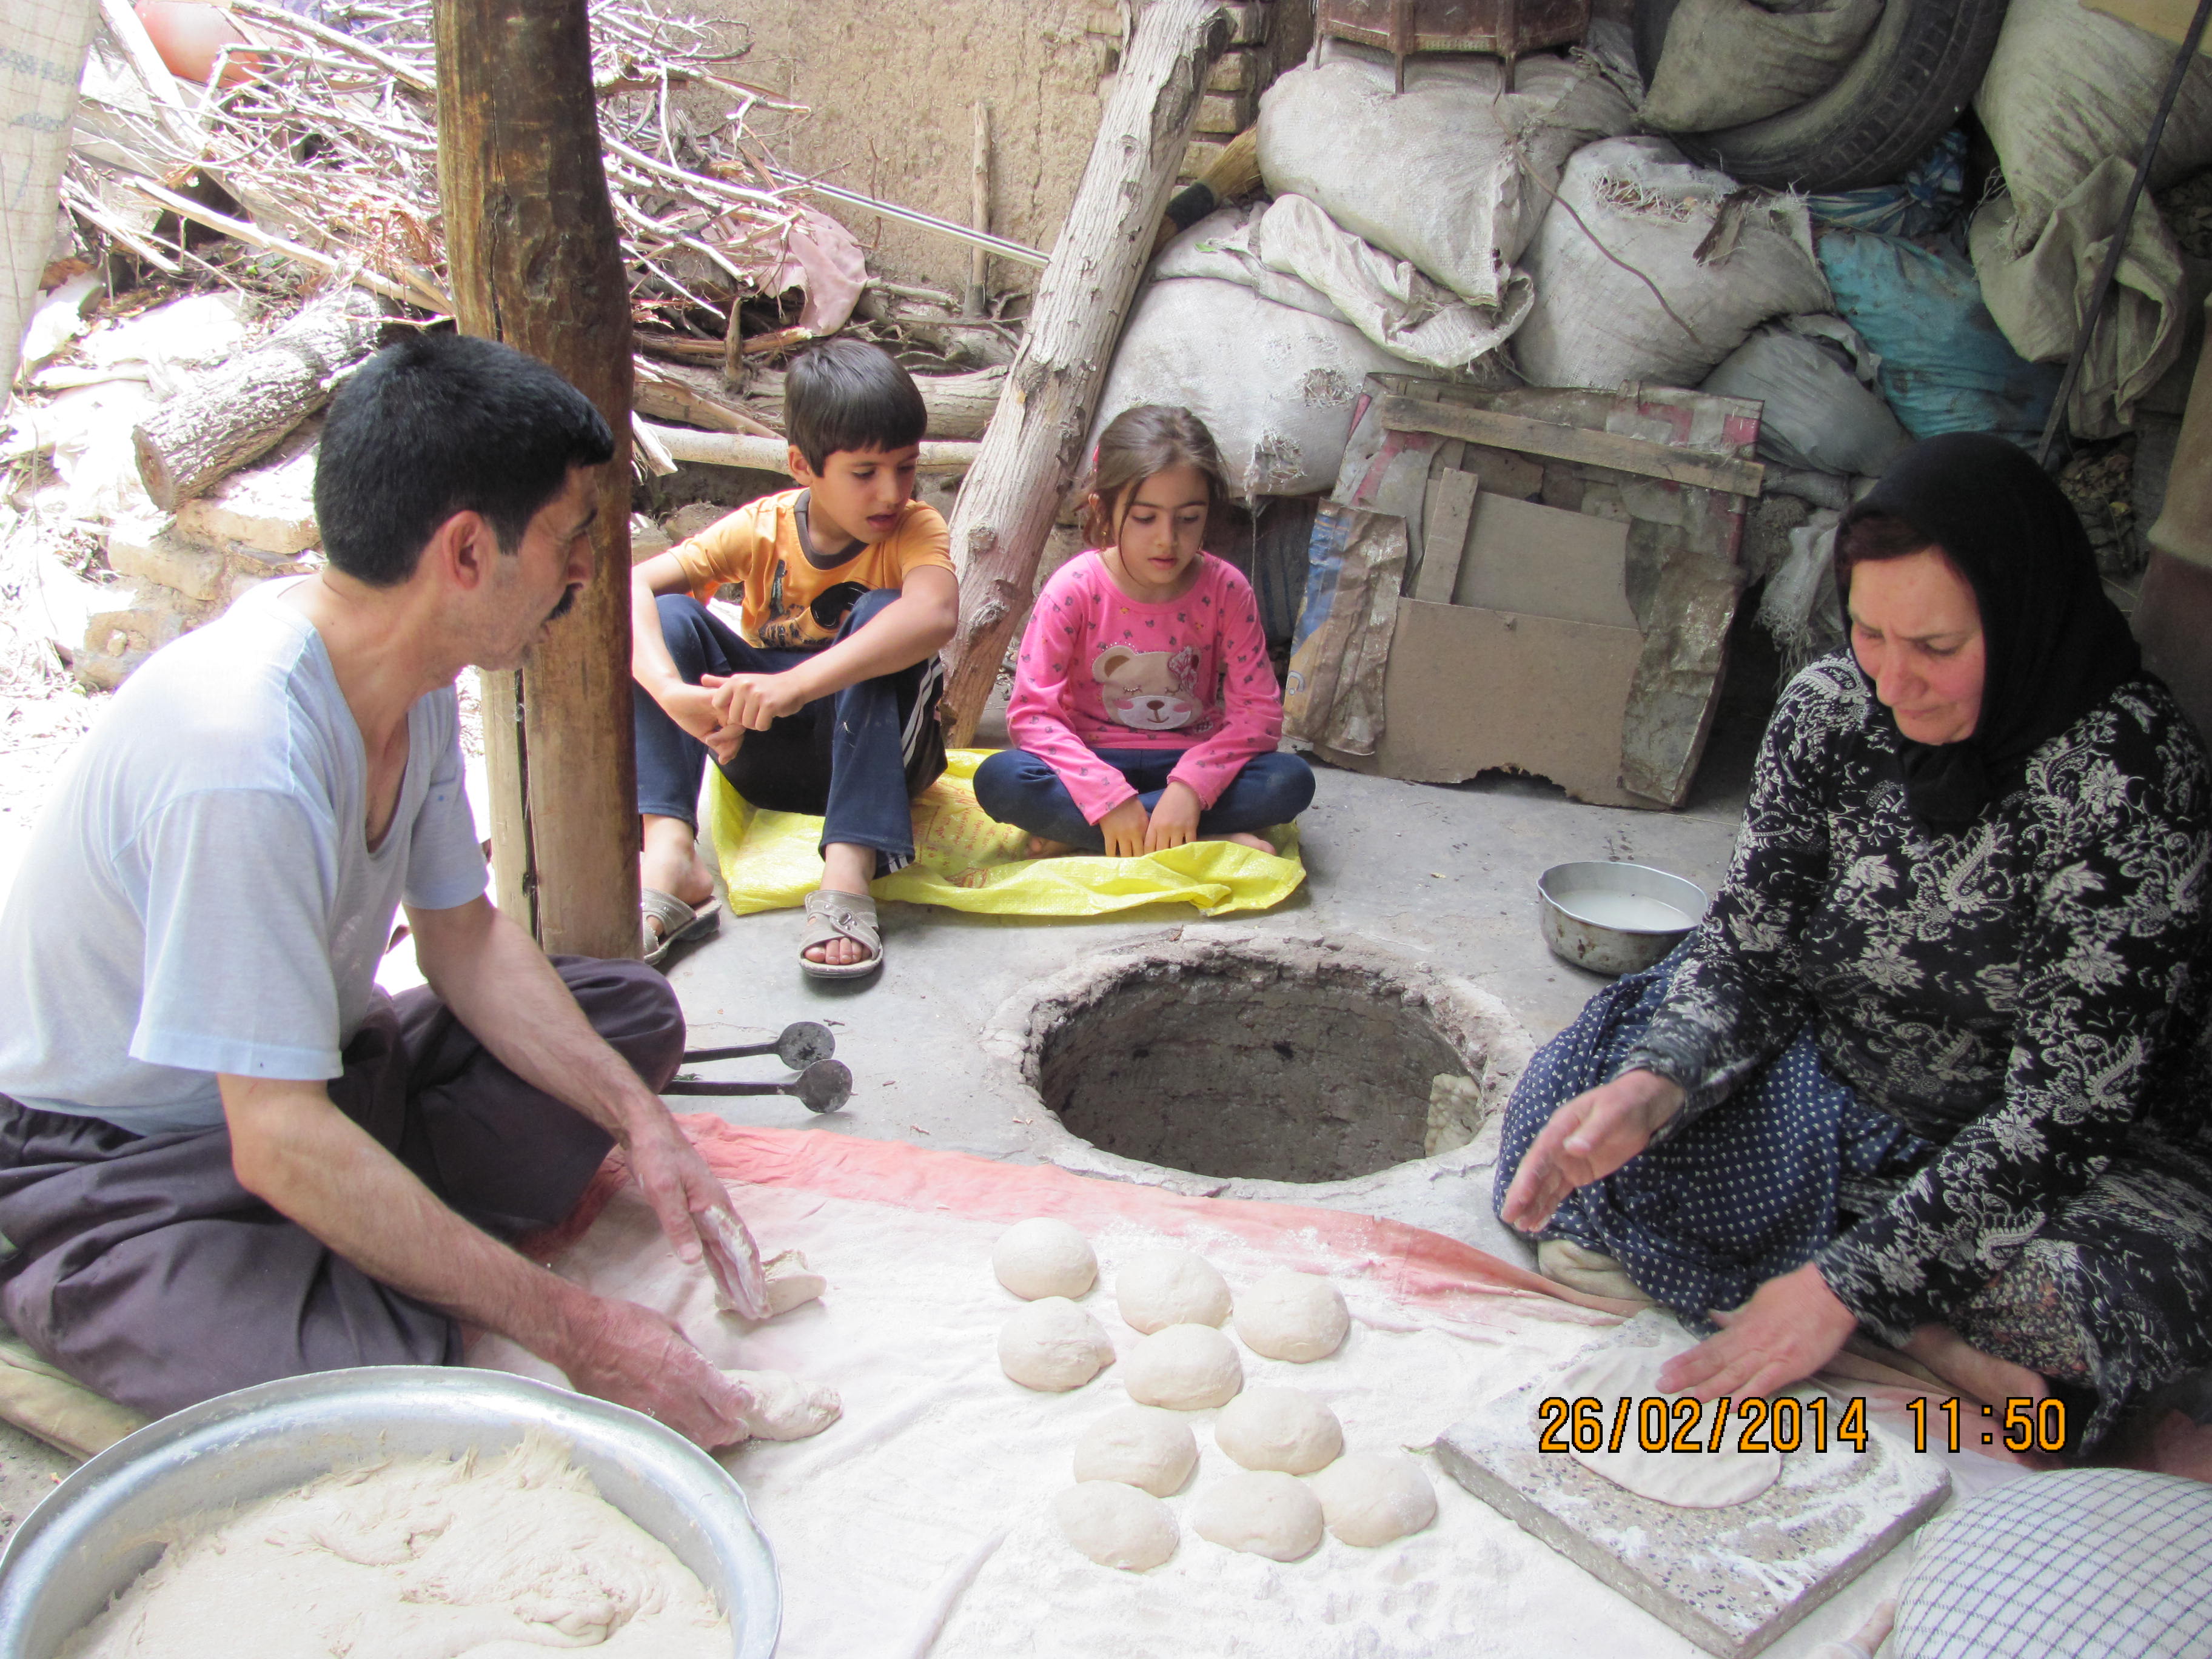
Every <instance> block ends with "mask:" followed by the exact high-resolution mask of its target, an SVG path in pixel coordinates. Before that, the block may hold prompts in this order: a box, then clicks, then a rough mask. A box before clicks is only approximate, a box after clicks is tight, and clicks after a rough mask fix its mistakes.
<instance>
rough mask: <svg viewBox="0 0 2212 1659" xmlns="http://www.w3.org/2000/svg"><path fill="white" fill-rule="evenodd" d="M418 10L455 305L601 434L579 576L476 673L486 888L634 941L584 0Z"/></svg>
mask: <svg viewBox="0 0 2212 1659" xmlns="http://www.w3.org/2000/svg"><path fill="white" fill-rule="evenodd" d="M432 21H433V26H434V28H435V38H436V41H437V49H438V184H439V190H440V193H441V196H442V197H443V199H444V202H445V204H446V243H447V260H448V263H449V265H450V269H451V271H452V284H453V306H454V313H455V315H456V316H457V318H458V319H459V323H460V325H461V327H462V328H463V329H464V330H465V331H467V332H469V333H471V334H477V335H483V336H485V337H489V338H492V339H497V340H502V341H505V342H506V343H507V344H509V345H511V346H513V347H515V348H516V349H518V350H521V351H526V352H528V353H529V354H530V355H531V356H534V357H538V358H542V359H543V360H544V361H545V362H549V363H550V364H551V365H552V366H553V367H554V368H556V369H558V370H560V371H561V373H562V374H565V375H566V376H568V379H569V380H571V381H572V382H574V384H575V385H576V386H578V387H580V389H581V390H582V391H583V392H584V393H585V395H586V396H587V397H588V398H591V399H592V402H593V403H594V404H597V405H598V406H599V412H600V413H601V414H603V415H604V416H606V419H607V424H608V425H609V426H610V427H611V428H613V430H614V435H615V455H614V460H613V462H612V463H611V465H607V466H605V467H603V468H601V469H600V474H599V517H598V519H597V520H596V521H595V522H594V525H593V528H592V544H593V551H594V552H595V554H596V555H597V558H598V568H597V572H596V574H594V576H593V578H592V582H591V585H590V586H587V587H586V589H585V590H584V592H583V594H582V596H581V597H580V599H578V601H577V604H576V608H575V610H574V611H573V612H572V613H571V614H570V615H569V616H568V617H567V618H566V619H565V620H563V621H562V622H561V623H556V625H555V626H554V628H553V629H552V631H551V633H550V635H549V637H548V640H547V642H546V643H545V645H544V646H543V647H540V648H539V649H538V650H537V651H535V652H533V653H532V655H531V657H530V659H529V660H528V661H527V662H526V664H525V665H524V666H523V668H522V670H521V671H520V673H519V674H513V675H507V674H487V675H486V676H485V677H484V679H485V682H486V684H485V696H484V705H485V708H484V714H485V720H484V727H485V750H486V759H487V760H488V761H489V763H490V768H491V790H492V797H493V799H492V860H493V864H494V866H495V869H496V871H497V874H498V878H499V902H500V905H501V908H503V909H505V910H507V913H508V914H509V915H513V916H515V917H517V918H518V919H520V920H521V921H524V922H526V924H528V925H529V926H530V927H531V928H532V931H533V932H534V933H536V934H537V936H538V942H539V943H540V944H541V945H544V947H545V948H546V949H547V950H548V951H565V952H573V953H575V954H578V955H584V956H598V957H635V956H636V955H637V954H638V951H639V927H638V896H637V855H638V817H637V773H636V764H635V755H634V753H633V750H632V748H631V739H630V679H629V580H628V577H629V483H630V426H629V422H630V408H629V405H630V316H629V280H628V277H627V276H626V274H625V273H624V271H623V263H622V250H621V244H620V242H619V241H618V240H617V235H616V231H615V218H614V209H613V206H612V204H611V203H610V202H609V200H608V197H607V183H606V173H605V168H604V166H603V164H602V162H601V160H600V151H599V110H598V105H597V100H595V99H594V97H593V96H592V54H591V34H590V26H589V23H588V21H587V20H586V10H585V0H434V6H433V11H432Z"/></svg>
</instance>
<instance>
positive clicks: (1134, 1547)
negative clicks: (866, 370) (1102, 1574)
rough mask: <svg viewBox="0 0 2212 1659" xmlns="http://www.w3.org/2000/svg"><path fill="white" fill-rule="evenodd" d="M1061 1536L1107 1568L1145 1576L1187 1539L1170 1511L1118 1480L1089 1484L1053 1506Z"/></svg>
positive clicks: (1074, 1488) (1074, 1489) (1071, 1489)
mask: <svg viewBox="0 0 2212 1659" xmlns="http://www.w3.org/2000/svg"><path fill="white" fill-rule="evenodd" d="M1052 1518H1053V1519H1054V1521H1056V1522H1059V1523H1060V1535H1061V1536H1062V1537H1064V1538H1066V1540H1067V1541H1068V1542H1069V1543H1071V1544H1073V1545H1074V1546H1075V1547H1076V1548H1078V1549H1079V1550H1081V1551H1082V1552H1083V1553H1085V1555H1087V1556H1089V1557H1090V1558H1091V1559H1092V1560H1094V1561H1096V1562H1097V1564H1098V1565H1100V1566H1102V1567H1119V1568H1121V1570H1122V1571H1125V1572H1142V1571H1144V1570H1145V1569H1146V1568H1147V1567H1157V1566H1158V1565H1160V1563H1161V1562H1163V1561H1164V1560H1166V1559H1168V1557H1170V1555H1173V1554H1174V1553H1176V1544H1177V1543H1178V1542H1180V1541H1181V1540H1182V1528H1179V1527H1177V1526H1176V1518H1175V1516H1174V1514H1173V1513H1172V1512H1171V1511H1170V1510H1169V1508H1168V1506H1167V1505H1166V1504H1163V1503H1161V1502H1160V1500H1159V1499H1158V1498H1155V1497H1153V1496H1152V1494H1151V1493H1150V1492H1139V1491H1138V1490H1137V1489H1136V1488H1135V1487H1134V1486H1123V1485H1122V1484H1121V1482H1120V1481H1118V1480H1086V1481H1085V1482H1084V1483H1083V1484H1082V1485H1081V1486H1070V1487H1069V1488H1068V1489H1067V1490H1066V1492H1061V1493H1060V1495H1059V1496H1058V1497H1057V1498H1054V1499H1053V1500H1052Z"/></svg>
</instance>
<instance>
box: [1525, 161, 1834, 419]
mask: <svg viewBox="0 0 2212 1659" xmlns="http://www.w3.org/2000/svg"><path fill="white" fill-rule="evenodd" d="M1736 190H1737V186H1736V183H1735V180H1734V179H1730V178H1729V177H1728V175H1727V174H1725V173H1712V172H1709V171H1707V170H1706V169H1705V168H1703V167H1693V166H1692V165H1691V164H1690V163H1689V162H1688V161H1685V160H1683V159H1682V154H1681V152H1680V150H1678V149H1675V148H1674V146H1673V145H1672V144H1670V143H1668V142H1667V141H1666V140H1665V139H1663V138H1609V139H1606V140H1604V141H1602V142H1601V143H1595V144H1592V145H1590V146H1589V148H1588V149H1584V150H1582V151H1581V152H1579V153H1578V154H1577V155H1576V156H1575V158H1574V160H1572V161H1570V162H1569V163H1568V164H1567V170H1566V173H1565V177H1564V178H1563V179H1561V180H1560V184H1559V202H1560V204H1561V208H1571V209H1572V210H1573V211H1572V212H1566V211H1562V210H1559V209H1554V210H1553V212H1552V213H1551V214H1549V215H1548V216H1547V217H1546V218H1545V220H1544V225H1543V228H1542V230H1541V232H1539V233H1538V234H1537V238H1536V242H1535V246H1534V247H1532V248H1531V249H1530V250H1529V252H1528V259H1527V262H1526V263H1527V268H1528V274H1529V275H1530V276H1533V277H1534V279H1535V283H1536V303H1535V306H1534V308H1533V309H1532V310H1531V311H1530V312H1529V313H1528V321H1527V322H1526V323H1524V324H1522V326H1521V331H1520V332H1519V333H1518V334H1516V335H1515V336H1514V337H1513V343H1512V353H1513V358H1514V361H1515V362H1516V365H1517V366H1518V367H1519V368H1520V370H1521V373H1522V375H1523V376H1524V377H1525V378H1526V379H1527V380H1528V381H1529V383H1530V384H1531V385H1534V386H1589V387H1593V388H1595V389H1598V390H1602V391H1612V390H1615V389H1618V388H1620V387H1623V386H1632V385H1635V384H1637V383H1638V382H1648V383H1652V384H1656V385H1660V386H1696V385H1698V384H1699V382H1700V381H1702V380H1704V379H1705V375H1706V374H1707V373H1709V372H1710V371H1711V369H1712V368H1713V367H1714V365H1715V364H1717V363H1718V362H1720V361H1721V360H1722V359H1723V357H1726V356H1728V355H1729V353H1730V352H1732V351H1734V350H1735V349H1736V348H1737V347H1738V346H1740V345H1741V344H1742V343H1743V342H1744V338H1745V337H1746V336H1747V335H1748V334H1749V333H1750V332H1751V331H1752V330H1753V329H1754V328H1756V327H1757V326H1758V325H1759V324H1760V323H1763V322H1765V320H1766V319H1768V318H1769V317H1775V316H1781V315H1784V314H1787V313H1793V312H1801V311H1830V310H1832V309H1833V308H1834V305H1833V301H1832V300H1831V298H1830V296H1829V294H1828V283H1827V279H1826V277H1824V276H1821V274H1820V264H1819V262H1818V261H1816V260H1815V259H1814V257H1813V234H1812V224H1811V221H1810V220H1809V219H1808V216H1807V215H1806V211H1805V204H1804V203H1803V202H1802V200H1800V199H1799V198H1797V197H1786V196H1785V197H1766V196H1760V197H1756V198H1755V199H1749V200H1745V201H1741V202H1738V203H1736V204H1733V205H1730V206H1729V208H1728V209H1727V211H1728V213H1729V215H1730V216H1732V217H1733V218H1734V219H1735V223H1734V227H1733V233H1732V234H1729V233H1727V232H1724V233H1723V235H1722V236H1721V237H1718V238H1715V239H1714V240H1715V242H1716V244H1717V246H1714V247H1712V248H1711V249H1709V250H1708V252H1707V255H1706V261H1705V263H1704V264H1700V263H1699V260H1698V257H1697V256H1698V250H1699V247H1700V246H1703V245H1705V243H1706V241H1707V239H1708V238H1709V237H1711V236H1712V234H1713V232H1714V229H1715V228H1716V225H1717V223H1718V222H1719V220H1720V217H1721V215H1722V213H1723V203H1724V202H1727V200H1728V198H1729V197H1731V196H1733V195H1735V193H1736ZM1577 221H1579V222H1577ZM1593 237H1595V239H1596V240H1595V241H1593V240H1592V238H1593ZM1600 244H1602V246H1603V248H1604V250H1605V251H1604V252H1601V251H1600V246H1599V245H1600ZM1722 245H1724V246H1722ZM1608 253H1609V254H1610V255H1611V256H1612V257H1611V258H1608V257H1607V254H1608ZM1624 267H1626V268H1624ZM1639 272H1640V273H1642V276H1638V273H1639ZM1643 277H1649V278H1650V286H1646V284H1645V283H1644V280H1643ZM1655 287H1656V289H1658V292H1659V295H1664V296H1665V299H1666V301H1667V303H1666V304H1665V305H1662V304H1661V303H1660V301H1659V298H1658V296H1657V295H1654V294H1653V292H1652V289H1653V288H1655ZM1670 307H1671V311H1672V314H1671V315H1670V314H1669V309H1670ZM1678 319H1679V320H1678ZM1685 325H1687V330H1688V331H1685Z"/></svg>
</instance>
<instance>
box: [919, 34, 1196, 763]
mask: <svg viewBox="0 0 2212 1659" xmlns="http://www.w3.org/2000/svg"><path fill="white" fill-rule="evenodd" d="M1229 34H1230V27H1229V16H1228V14H1227V13H1226V12H1225V11H1224V10H1223V9H1221V6H1220V4H1219V0H1152V4H1151V5H1149V6H1147V7H1146V8H1145V10H1144V14H1143V15H1142V16H1141V17H1140V18H1139V20H1138V22H1137V28H1136V33H1135V36H1134V38H1133V40H1131V41H1130V43H1129V50H1128V52H1127V55H1126V56H1125V57H1124V58H1122V61H1121V72H1120V73H1119V74H1118V75H1116V76H1115V78H1114V91H1113V94H1112V96H1111V97H1110V98H1109V99H1108V100H1107V104H1106V112H1105V114H1104V115H1103V117H1102V118H1101V119H1100V121H1099V124H1098V142H1097V143H1096V144H1094V145H1093V146H1092V147H1091V162H1090V165H1089V166H1088V167H1085V169H1084V173H1083V182H1082V183H1081V184H1080V185H1078V186H1077V188H1076V192H1075V201H1074V204H1073V206H1071V207H1070V208H1069V209H1068V213H1067V221H1066V223H1065V224H1063V225H1062V226H1061V227H1060V239H1059V240H1058V241H1056V242H1055V243H1054V245H1053V252H1052V262H1051V264H1048V265H1047V266H1046V268H1045V272H1044V276H1043V278H1042V281H1041V282H1040V283H1038V285H1037V291H1036V304H1035V305H1034V307H1032V308H1031V310H1030V320H1029V326H1028V331H1027V335H1026V337H1025V338H1024V342H1023V344H1022V349H1021V353H1020V355H1019V356H1017V357H1016V358H1015V359H1014V362H1013V367H1012V369H1011V370H1010V371H1009V372H1008V374H1007V375H1006V390H1005V391H1004V392H1001V393H1000V398H999V408H998V412H997V413H996V414H995V415H994V416H992V418H991V426H990V429H989V430H988V431H987V432H986V433H984V435H983V441H982V444H981V447H980V448H979V449H978V450H977V452H976V454H975V465H973V466H971V467H970V468H969V472H968V479H967V482H966V483H963V485H962V486H961V488H960V497H959V500H958V501H956V502H955V503H954V504H953V508H952V524H951V532H952V555H953V558H954V560H955V562H957V564H958V566H959V568H960V632H959V634H958V635H957V636H956V637H955V638H954V640H953V641H952V643H951V646H949V647H946V653H945V655H946V659H947V663H948V667H949V678H948V683H947V684H946V687H945V703H944V711H943V714H944V720H945V726H946V727H947V728H948V730H949V732H950V733H951V740H952V742H953V743H954V744H956V745H965V744H968V743H969V742H970V741H971V740H972V739H973V738H974V736H975V722H976V720H977V719H978V717H979V716H981V714H982V712H983V704H984V702H985V701H986V700H987V698H988V697H989V696H990V695H991V684H992V682H993V680H994V679H995V678H997V676H998V671H999V665H1000V662H1001V661H1002V660H1003V659H1004V658H1005V656H1006V641H1007V639H1008V638H1009V636H1011V635H1012V633H1013V630H1014V629H1015V627H1016V626H1017V625H1018V623H1020V621H1021V619H1022V617H1023V615H1024V612H1025V611H1028V609H1029V605H1030V597H1031V592H1032V590H1033V588H1034V587H1035V586H1036V568H1037V560H1038V558H1039V556H1041V555H1042V553H1043V551H1044V544H1045V538H1046V536H1047V535H1048V534H1049V533H1050V532H1051V529H1052V520H1053V513H1054V509H1055V508H1056V507H1058V506H1059V504H1060V497H1061V496H1062V495H1064V494H1065V493H1066V490H1067V488H1068V486H1069V485H1070V484H1072V483H1074V481H1075V477H1076V473H1077V471H1078V470H1079V468H1080V467H1081V465H1082V464H1083V440H1084V438H1085V435H1087V434H1088V432H1089V431H1090V429H1091V415H1092V412H1093V410H1092V400H1093V399H1094V398H1096V397H1097V394H1098V386H1099V383H1100V382H1101V381H1102V380H1103V379H1104V378H1105V374H1106V366H1107V364H1108V362H1109V361H1110V360H1111V359H1112V357H1113V355H1114V343H1115V340H1116V339H1117V338H1118V337H1120V334H1121V319H1122V317H1123V316H1124V314H1125V313H1127V310H1128V308H1129V302H1130V301H1131V300H1132V299H1133V297H1134V296H1135V294H1136V290H1137V278H1138V277H1139V275H1141V274H1142V272H1143V270H1144V267H1145V261H1146V259H1147V258H1150V257H1151V255H1152V235H1153V233H1154V231H1155V230H1157V229H1158V226H1159V222H1160V215H1161V214H1163V213H1164V212H1165V211H1166V210H1167V204H1168V194H1169V192H1170V190H1172V189H1173V187H1174V185H1175V176H1176V168H1177V167H1180V166H1181V165H1182V155H1183V149H1184V146H1185V145H1186V144H1187V143H1188V142H1189V139H1190V129H1191V123H1192V121H1193V120H1194V118H1196V116H1197V114H1198V102H1199V96H1200V93H1201V92H1203V90H1204V89H1205V86H1206V72H1207V70H1210V69H1211V68H1212V63H1213V59H1214V58H1215V56H1216V55H1217V54H1218V53H1219V52H1220V51H1221V49H1222V48H1223V47H1224V46H1227V45H1228V44H1229ZM1195 349H1203V348H1202V347H1199V348H1195Z"/></svg>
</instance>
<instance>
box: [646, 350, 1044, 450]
mask: <svg viewBox="0 0 2212 1659" xmlns="http://www.w3.org/2000/svg"><path fill="white" fill-rule="evenodd" d="M655 372H656V373H665V374H668V375H669V376H671V378H678V379H680V380H683V382H684V384H685V386H688V387H690V389H691V391H692V392H694V393H695V394H696V392H698V391H699V389H700V386H701V383H702V382H703V381H706V380H714V379H716V378H718V377H715V376H713V375H710V374H703V373H702V372H701V371H699V370H697V369H678V368H671V369H667V370H665V371H662V370H659V368H657V367H656V371H655ZM914 383H915V386H919V387H921V406H922V407H923V408H924V409H926V410H928V411H929V424H928V426H927V428H924V430H925V431H926V432H927V435H929V436H930V437H932V438H980V437H981V436H982V435H983V432H984V429H985V428H987V427H988V426H989V425H990V424H991V414H992V411H993V410H995V409H997V408H998V406H999V394H1000V392H1002V391H1004V390H1005V389H1006V369H1005V368H1003V367H997V368H979V369H977V370H975V373H973V374H917V375H915V377H914ZM720 398H722V400H723V401H724V404H725V407H729V406H730V405H729V404H728V399H729V393H728V392H726V391H723V392H720ZM675 401H676V400H675V399H672V398H671V399H669V400H668V404H669V405H671V406H664V407H661V408H653V407H651V406H650V405H649V404H647V392H646V389H645V383H644V381H643V380H640V382H639V385H638V399H637V409H638V413H639V414H641V415H648V416H652V417H653V419H654V420H656V421H666V420H678V421H690V422H691V424H692V425H694V426H703V427H708V428H710V429H712V430H714V431H721V432H729V431H735V430H739V429H740V428H736V427H733V426H722V425H718V424H716V422H715V421H714V419H712V418H709V419H705V420H695V419H693V418H692V417H691V416H688V415H682V414H678V412H677V411H676V410H675V408H674V407H672V404H674V402H675ZM745 404H746V405H747V407H746V409H745V413H746V414H748V415H749V416H752V417H753V418H754V419H756V420H759V421H763V422H767V423H769V424H771V425H780V424H781V422H782V420H783V371H782V370H781V369H777V368H769V369H761V370H758V371H757V372H756V373H755V374H754V375H753V377H752V380H750V382H749V383H748V384H747V386H746V387H745Z"/></svg>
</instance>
